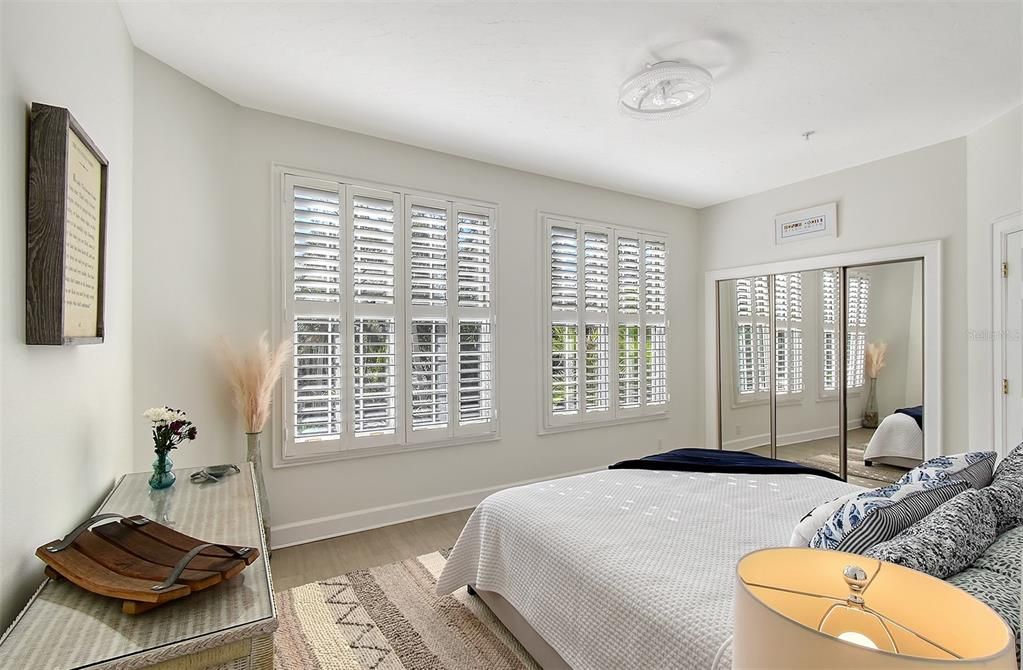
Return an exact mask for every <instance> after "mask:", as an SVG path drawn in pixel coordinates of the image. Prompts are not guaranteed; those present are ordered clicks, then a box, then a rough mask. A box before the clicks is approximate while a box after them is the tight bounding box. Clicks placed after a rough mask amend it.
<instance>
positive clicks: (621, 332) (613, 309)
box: [541, 215, 669, 428]
mask: <svg viewBox="0 0 1023 670" xmlns="http://www.w3.org/2000/svg"><path fill="white" fill-rule="evenodd" d="M541 222H542V230H543V235H544V252H543V265H544V269H545V284H544V286H545V295H546V301H545V302H546V305H545V307H544V313H545V319H544V324H545V325H544V328H545V335H544V342H545V349H546V356H545V360H546V370H545V373H544V376H543V379H544V388H545V390H544V392H543V393H542V399H543V403H544V408H543V409H544V416H545V420H544V427H545V428H559V427H571V426H576V425H586V424H587V423H595V422H601V421H614V420H617V419H622V418H628V417H629V416H642V415H644V414H654V413H663V412H664V411H665V409H666V406H667V403H668V399H669V392H668V320H667V260H668V254H667V245H666V243H665V240H664V238H663V237H662V236H659V235H654V234H649V233H644V232H639V231H635V230H632V229H629V228H624V227H618V226H612V225H608V224H602V223H596V222H591V221H585V220H579V219H571V218H566V217H560V216H554V215H541Z"/></svg>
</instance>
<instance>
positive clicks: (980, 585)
mask: <svg viewBox="0 0 1023 670" xmlns="http://www.w3.org/2000/svg"><path fill="white" fill-rule="evenodd" d="M945 581H946V582H948V583H949V584H955V585H956V586H958V587H959V588H961V589H962V590H963V591H966V592H967V593H969V594H970V595H971V596H973V597H974V598H976V599H977V600H979V601H981V602H982V603H984V604H985V605H987V606H988V607H990V608H991V609H993V610H994V611H995V612H997V613H998V615H999V616H1000V617H1002V618H1003V619H1005V623H1007V624H1009V628H1011V629H1012V632H1013V634H1014V635H1015V637H1016V658H1019V657H1020V656H1019V651H1020V650H1019V624H1020V615H1019V605H1020V592H1019V582H1014V581H1012V580H1011V579H1009V578H1008V577H1006V576H1005V575H1000V574H998V573H997V572H991V571H990V570H985V569H984V568H967V569H965V570H963V571H962V572H960V573H959V574H958V575H953V576H952V577H949V578H948V579H946V580H945Z"/></svg>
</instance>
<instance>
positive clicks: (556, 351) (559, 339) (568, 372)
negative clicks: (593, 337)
mask: <svg viewBox="0 0 1023 670" xmlns="http://www.w3.org/2000/svg"><path fill="white" fill-rule="evenodd" d="M578 332H579V330H578V326H577V325H576V324H574V323H555V324H553V325H552V326H551V406H552V411H553V412H554V413H555V414H575V413H576V412H578V411H579V369H578V360H579V358H578V351H579V341H578V340H579V337H578Z"/></svg>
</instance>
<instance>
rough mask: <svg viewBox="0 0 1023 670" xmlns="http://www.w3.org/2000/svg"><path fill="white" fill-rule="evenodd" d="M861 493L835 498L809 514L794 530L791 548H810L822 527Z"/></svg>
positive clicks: (790, 540)
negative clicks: (811, 542) (812, 540)
mask: <svg viewBox="0 0 1023 670" xmlns="http://www.w3.org/2000/svg"><path fill="white" fill-rule="evenodd" d="M860 493H861V492H860V491H853V492H851V493H847V494H845V495H844V496H839V497H838V498H835V499H834V500H829V501H828V502H825V503H821V504H820V505H817V506H816V507H814V508H813V509H812V510H810V511H809V512H807V513H806V516H804V517H803V518H802V519H800V520H799V523H797V524H796V527H795V528H794V529H793V530H792V537H791V538H790V539H789V546H790V547H808V546H810V540H811V539H812V538H813V535H814V533H816V532H817V531H818V530H819V529H820V527H821V526H823V525H824V522H826V521H827V520H828V519H830V518H831V516H832V515H833V514H834V513H835V512H837V511H838V510H839V509H840V508H841V507H842V505H844V504H845V502H846V501H847V500H849V499H850V498H855V497H856V496H858V495H859V494H860Z"/></svg>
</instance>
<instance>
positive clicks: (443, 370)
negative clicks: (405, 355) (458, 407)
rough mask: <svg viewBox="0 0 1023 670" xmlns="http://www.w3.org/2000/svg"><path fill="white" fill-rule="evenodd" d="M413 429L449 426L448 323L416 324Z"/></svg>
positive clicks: (414, 333) (412, 344)
mask: <svg viewBox="0 0 1023 670" xmlns="http://www.w3.org/2000/svg"><path fill="white" fill-rule="evenodd" d="M411 346H412V351H411V368H412V376H411V378H410V380H409V385H410V387H411V408H412V430H423V429H432V428H446V427H447V425H448V339H447V322H446V321H413V322H412V343H411Z"/></svg>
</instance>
